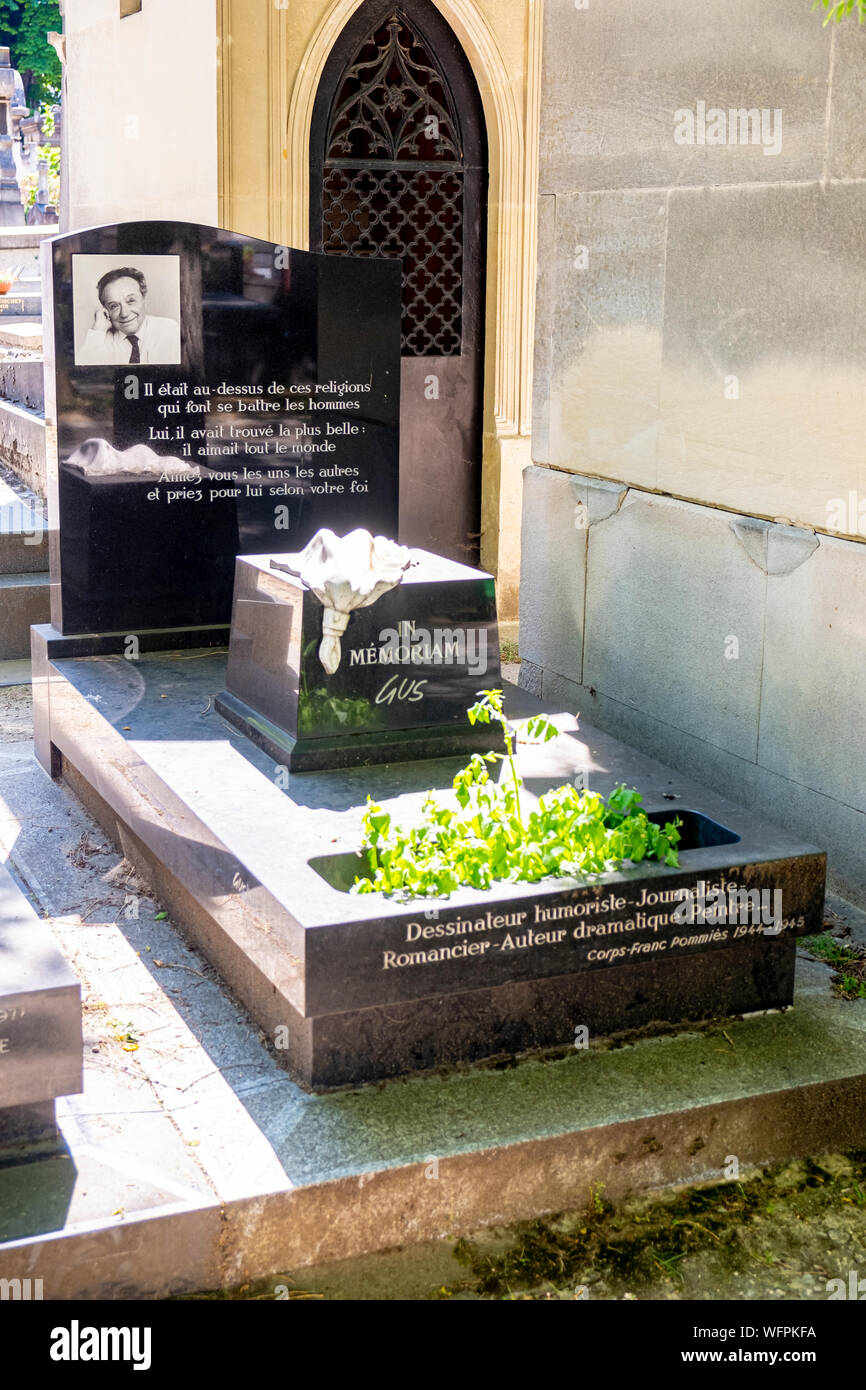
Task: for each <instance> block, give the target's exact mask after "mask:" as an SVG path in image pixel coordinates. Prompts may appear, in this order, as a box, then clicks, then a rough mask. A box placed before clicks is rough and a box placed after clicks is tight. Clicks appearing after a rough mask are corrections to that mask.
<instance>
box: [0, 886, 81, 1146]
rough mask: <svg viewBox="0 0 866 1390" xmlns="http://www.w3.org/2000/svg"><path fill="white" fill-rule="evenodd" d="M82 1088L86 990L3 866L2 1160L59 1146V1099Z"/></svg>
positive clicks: (0, 997)
mask: <svg viewBox="0 0 866 1390" xmlns="http://www.w3.org/2000/svg"><path fill="white" fill-rule="evenodd" d="M81 1089H82V1039H81V986H80V985H79V983H78V978H77V976H76V975H75V972H74V971H73V970H72V968H71V966H70V965H69V964H68V963H67V961H66V960H65V959H64V957H63V956H62V955H61V953H60V951H59V950H58V948H57V946H56V945H55V942H54V938H53V937H52V935H51V932H50V930H49V928H48V927H47V925H46V924H45V923H44V922H42V921H41V920H40V919H39V917H37V915H36V913H35V912H34V911H33V908H32V907H31V906H30V904H29V902H28V901H27V899H26V898H25V896H24V894H23V893H22V892H21V889H20V888H19V887H18V885H17V883H16V882H15V880H14V879H13V878H12V876H11V874H10V873H9V871H8V869H6V868H5V867H3V866H2V865H0V1160H2V1158H3V1156H4V1155H6V1156H8V1155H9V1154H10V1153H11V1154H13V1155H15V1154H16V1153H21V1154H22V1155H26V1154H27V1153H29V1152H30V1151H31V1150H32V1149H33V1148H34V1146H37V1145H38V1146H44V1145H45V1144H48V1145H51V1144H52V1143H54V1142H56V1138H57V1129H56V1125H55V1122H54V1100H55V1098H56V1097H57V1096H66V1095H73V1094H77V1093H78V1092H79V1091H80V1090H81Z"/></svg>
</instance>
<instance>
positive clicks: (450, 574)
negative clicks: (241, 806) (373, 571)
mask: <svg viewBox="0 0 866 1390" xmlns="http://www.w3.org/2000/svg"><path fill="white" fill-rule="evenodd" d="M408 555H409V557H410V563H409V567H408V568H407V570H406V571H405V574H404V577H403V580H402V582H401V583H400V584H398V585H397V587H396V588H393V589H391V590H389V592H387V593H385V594H383V595H382V596H381V597H380V598H378V599H377V600H376V601H375V602H374V603H372V604H371V605H370V606H369V607H360V608H357V609H355V611H354V612H352V614H351V616H350V618H349V622H348V626H347V628H346V631H345V633H344V634H343V636H342V638H341V643H340V647H341V652H340V663H339V666H338V667H337V670H336V671H335V672H333V673H332V674H329V673H328V672H327V671H326V670H325V668H324V665H323V663H322V658H321V655H320V650H319V649H320V644H321V642H322V633H323V615H324V613H325V609H324V607H323V604H322V603H321V601H320V600H319V599H318V598H317V597H316V595H315V594H314V593H312V592H311V591H310V590H309V589H307V588H305V586H304V585H303V583H302V581H301V580H300V579H299V578H296V577H294V576H293V575H291V574H289V573H287V572H286V571H285V569H279V568H275V567H274V565H275V564H276V565H280V563H281V561H280V557H279V556H272V555H250V556H243V557H240V558H239V559H238V562H237V573H236V580H235V594H234V604H233V608H232V625H231V641H230V645H229V662H228V671H227V674H226V691H225V692H224V693H223V694H222V695H220V696H219V697H218V699H217V709H218V710H219V712H220V713H221V714H222V715H223V716H224V717H225V718H227V719H228V720H229V721H230V722H231V723H232V724H234V725H235V727H237V728H239V729H241V731H242V732H244V733H246V734H247V735H248V736H249V737H250V738H252V739H253V740H254V741H255V742H256V743H257V744H258V746H259V747H261V748H263V749H264V750H265V751H266V752H268V753H269V754H270V755H271V756H272V757H274V758H275V759H276V761H277V762H278V763H281V764H284V765H285V766H286V767H288V768H290V769H291V770H292V771H296V772H304V771H312V770H316V769H320V768H327V767H348V766H353V765H359V764H365V763H382V762H400V761H403V760H408V759H413V758H426V757H438V756H446V755H449V754H452V753H454V754H457V753H466V752H472V751H474V750H478V751H486V750H487V749H488V748H490V747H491V746H492V745H497V746H498V742H497V731H496V729H495V728H493V729H491V727H490V726H483V725H482V726H478V727H476V728H473V727H472V726H471V725H470V724H469V723H468V722H467V719H466V711H467V709H468V707H469V706H470V705H472V704H474V703H475V700H476V698H477V694H478V692H479V691H480V690H482V689H488V688H490V687H491V686H498V685H499V684H500V679H501V678H500V664H499V633H498V626H497V621H496V593H495V585H494V581H493V577H492V575H489V574H486V573H485V572H484V571H482V570H475V569H470V568H469V567H468V566H467V565H461V564H458V563H457V562H456V561H454V560H447V559H444V558H442V557H441V556H438V555H431V554H430V553H429V552H427V551H425V550H417V549H412V550H409V551H408Z"/></svg>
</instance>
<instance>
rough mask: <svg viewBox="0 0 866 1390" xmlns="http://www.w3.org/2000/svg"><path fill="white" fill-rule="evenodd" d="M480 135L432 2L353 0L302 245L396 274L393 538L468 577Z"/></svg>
mask: <svg viewBox="0 0 866 1390" xmlns="http://www.w3.org/2000/svg"><path fill="white" fill-rule="evenodd" d="M486 238H487V132H486V125H485V118H484V110H483V107H482V104H481V99H480V95H479V92H478V86H477V84H476V82H475V78H474V75H473V72H472V69H471V66H470V64H469V62H468V60H467V58H466V55H465V54H464V52H463V49H462V47H461V44H460V42H459V40H458V38H457V36H456V35H455V33H454V31H453V30H452V29H451V27H450V25H449V24H448V23H447V22H446V20H444V19H443V17H442V15H441V14H440V12H439V10H438V8H437V7H436V5H434V4H433V3H432V0H364V3H363V4H362V5H361V6H360V7H359V8H358V9H357V10H356V11H355V12H354V14H353V15H352V18H351V19H350V20H349V22H348V23H347V24H346V26H345V28H344V29H343V31H342V33H341V34H340V36H339V38H338V39H337V41H336V42H335V43H334V45H333V47H332V49H331V52H330V54H329V55H328V59H327V61H326V63H325V65H324V68H323V70H322V76H321V80H320V83H319V90H318V93H317V96H316V102H315V106H314V110H313V119H312V125H311V132H310V238H309V245H310V249H311V250H313V251H323V252H325V254H327V255H337V256H361V257H368V256H372V257H383V256H384V257H394V258H398V259H399V260H400V262H401V266H402V285H403V334H402V358H403V362H402V369H401V418H400V429H401V436H400V539H401V540H402V541H403V542H404V543H407V544H412V545H420V546H422V547H424V548H426V549H429V550H434V551H436V552H437V553H438V554H442V555H447V556H449V557H450V558H452V559H455V560H459V561H462V562H464V563H469V564H473V563H477V561H478V558H479V541H480V536H481V475H482V461H483V400H484V329H485V298H486V297H485V276H486V254H485V252H486Z"/></svg>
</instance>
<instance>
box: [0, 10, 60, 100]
mask: <svg viewBox="0 0 866 1390" xmlns="http://www.w3.org/2000/svg"><path fill="white" fill-rule="evenodd" d="M62 28H63V20H62V18H61V15H60V6H59V5H58V3H57V0H0V43H3V44H5V45H6V46H7V47H8V48H10V49H11V51H12V66H13V67H15V68H17V69H18V71H19V72H20V73H21V78H22V81H23V83H24V90H25V93H26V96H27V102H28V104H29V105H30V106H34V105H37V104H38V103H39V102H40V101H57V100H58V99H59V97H60V78H61V72H60V59H59V58H58V56H57V54H56V52H55V50H54V49H53V48H52V47H51V45H50V44H49V42H48V40H47V38H46V35H47V34H48V33H49V32H50V31H51V30H54V31H55V32H56V33H60V31H61V30H62Z"/></svg>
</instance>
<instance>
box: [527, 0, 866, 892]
mask: <svg viewBox="0 0 866 1390" xmlns="http://www.w3.org/2000/svg"><path fill="white" fill-rule="evenodd" d="M864 76H866V33H864V31H863V29H862V28H860V27H859V26H858V25H857V24H856V22H853V23H849V24H847V25H842V26H839V27H837V26H836V25H832V26H829V27H827V28H822V25H821V16H820V15H818V14H813V13H811V12H810V9H809V5H808V4H806V3H799V0H768V3H766V4H761V5H756V4H755V3H754V0H707V3H705V4H701V5H695V4H694V3H692V0H605V3H603V4H602V3H596V0H589V3H588V5H587V6H586V7H585V8H578V7H577V6H576V5H575V3H574V0H546V3H545V19H544V46H543V80H542V113H541V162H540V215H539V277H538V299H537V315H538V320H537V337H536V359H535V409H534V420H533V432H532V453H533V460H534V463H533V466H532V467H530V468H529V469H528V470H527V471H526V473H525V474H524V484H525V487H524V513H523V555H522V582H521V599H520V602H521V654H522V657H523V665H522V674H521V683H522V684H523V685H525V686H526V687H527V688H529V689H532V690H534V691H536V692H543V694H544V696H545V698H548V697H549V698H550V699H551V700H552V701H553V702H556V703H557V704H558V705H561V706H562V707H564V708H568V709H570V710H572V711H575V710H577V711H579V712H580V714H581V716H582V718H583V719H585V720H587V721H588V722H591V723H593V724H597V725H599V726H600V727H602V728H604V729H606V730H608V731H610V732H612V733H614V734H616V735H618V736H619V737H622V738H624V739H626V740H628V741H630V742H632V743H634V744H635V745H637V746H638V747H640V748H642V749H644V750H646V751H648V752H650V753H652V754H655V755H657V756H659V757H661V758H663V759H665V760H666V761H668V762H670V763H672V764H673V765H674V766H677V767H679V768H682V769H684V770H688V771H689V772H690V773H692V774H693V775H694V776H695V777H697V778H699V779H701V780H703V781H704V782H707V783H710V784H712V785H714V786H715V787H717V788H718V789H719V790H722V791H724V792H725V793H726V794H727V795H729V796H730V797H731V798H732V799H735V800H739V801H741V802H744V803H746V804H748V805H750V806H752V807H754V808H756V809H759V810H760V811H762V812H764V813H765V814H766V815H768V816H771V817H772V818H773V819H774V820H776V821H777V822H779V823H780V824H783V825H786V826H788V827H789V828H790V829H792V830H795V831H798V832H801V833H802V834H803V835H805V836H807V837H808V838H809V839H811V840H813V841H815V842H818V843H820V844H822V845H823V846H824V847H826V849H827V850H828V852H829V863H830V876H831V882H832V883H833V884H834V885H835V886H837V887H839V888H841V889H843V890H844V891H846V892H847V893H848V894H849V895H851V896H853V897H855V898H856V899H858V900H859V901H861V902H862V901H864V900H866V679H864V676H866V660H864V655H866V450H864V419H866V312H864V311H866V238H864V235H863V228H864V225H866V141H864V139H863V136H862V93H863V82H864ZM732 112H733V113H734V115H733V116H732V115H731V113H732ZM743 135H745V138H746V140H747V141H748V143H741V139H742V137H743ZM752 136H755V137H756V141H757V142H756V143H752Z"/></svg>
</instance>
